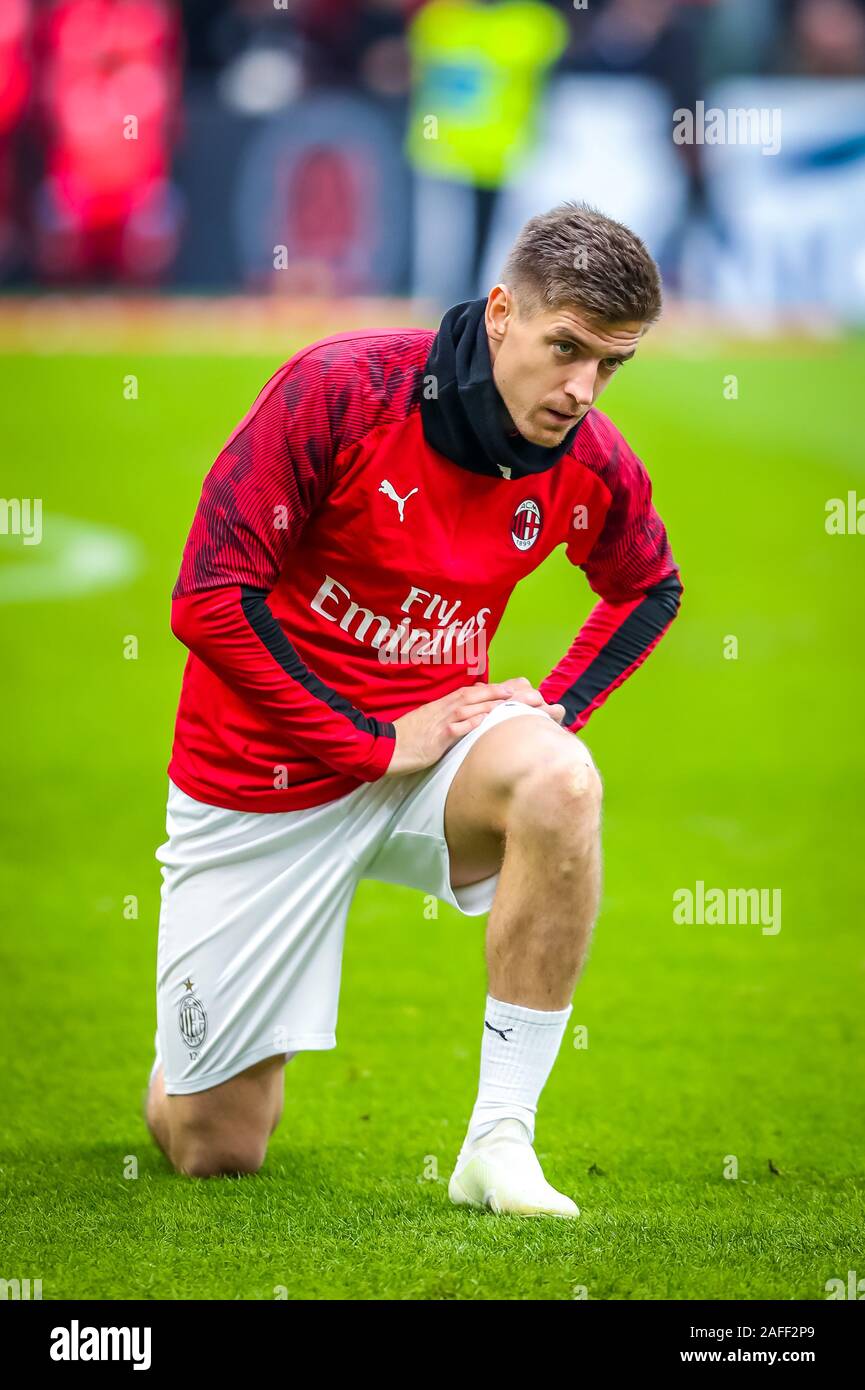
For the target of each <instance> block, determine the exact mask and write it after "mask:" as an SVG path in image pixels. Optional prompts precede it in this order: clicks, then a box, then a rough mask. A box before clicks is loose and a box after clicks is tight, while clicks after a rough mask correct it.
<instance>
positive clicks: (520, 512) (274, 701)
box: [146, 203, 682, 1217]
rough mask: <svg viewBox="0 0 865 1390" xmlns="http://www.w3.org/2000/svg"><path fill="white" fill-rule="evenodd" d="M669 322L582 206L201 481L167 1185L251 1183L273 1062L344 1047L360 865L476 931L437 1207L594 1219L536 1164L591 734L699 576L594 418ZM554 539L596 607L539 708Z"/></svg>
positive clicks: (186, 693)
mask: <svg viewBox="0 0 865 1390" xmlns="http://www.w3.org/2000/svg"><path fill="white" fill-rule="evenodd" d="M660 307H661V293H660V281H659V276H658V271H657V267H656V266H655V264H654V262H653V260H652V259H651V257H650V256H649V254H648V252H647V251H646V248H645V247H644V245H643V243H642V242H641V241H640V240H639V239H638V238H637V237H636V236H634V235H633V233H631V232H630V231H629V230H628V229H627V228H625V227H623V226H621V225H620V224H618V223H616V222H613V221H611V220H610V219H608V218H606V217H604V216H602V215H601V214H600V213H597V212H595V211H593V210H591V209H588V208H586V207H584V206H582V205H580V204H575V203H564V204H562V205H561V206H559V207H556V208H554V209H553V210H552V211H551V212H548V213H546V214H542V215H540V216H537V217H534V218H532V219H531V220H530V221H529V222H528V223H527V224H526V226H525V227H524V228H523V230H522V231H521V233H520V235H519V237H518V238H517V240H516V242H515V244H514V246H513V249H512V251H511V253H510V255H509V257H508V260H507V262H506V265H505V267H504V271H503V274H502V280H501V283H499V284H497V285H495V286H494V287H493V288H492V289H491V290H490V292H489V295H488V296H487V297H486V299H478V300H474V301H469V302H467V303H464V304H458V305H456V306H455V307H454V308H452V309H450V310H449V311H448V312H447V313H446V314H445V316H444V318H443V319H442V322H441V325H440V327H439V330H438V332H437V333H432V332H427V331H422V330H420V329H394V330H386V331H379V330H373V331H367V332H357V333H345V334H340V335H338V336H336V337H333V338H328V339H325V340H324V341H322V342H319V343H314V344H313V345H312V346H311V347H307V348H305V349H304V350H303V351H301V352H299V353H298V354H297V355H296V356H295V357H293V358H291V360H290V361H288V362H287V363H286V364H285V365H284V366H282V367H280V369H279V371H277V372H276V373H275V375H274V376H273V377H271V379H270V381H269V382H268V383H267V385H266V386H265V387H264V389H263V390H262V391H261V393H260V395H259V396H258V398H257V399H256V401H255V402H254V404H253V406H252V408H251V410H250V411H249V413H248V414H247V415H246V417H245V418H244V419H243V420H242V421H241V423H240V424H239V425H238V427H237V429H236V430H235V431H234V433H233V434H232V435H231V437H230V438H229V440H228V442H227V443H226V445H225V447H224V449H223V450H222V452H221V453H220V455H219V457H218V458H217V460H216V462H215V464H214V465H213V467H212V469H211V470H210V472H209V473H208V475H207V477H206V479H205V481H204V487H203V492H202V496H201V501H200V503H199V506H198V510H197V512H196V514H195V518H194V521H193V525H192V530H191V532H190V535H189V539H188V541H187V544H186V549H185V551H184V555H183V562H182V566H181V570H180V577H179V579H178V581H177V585H176V587H175V590H174V595H173V605H172V629H173V631H174V633H175V634H176V635H177V637H178V638H179V639H180V640H181V641H182V642H183V643H184V644H185V645H186V646H187V647H188V648H189V652H190V655H189V657H188V659H187V663H186V670H185V674H184V678H183V688H182V692H181V696H180V707H179V710H178V715H177V725H176V731H175V741H174V748H173V753H172V758H171V763H170V766H169V796H168V811H167V836H168V839H167V841H166V843H165V844H164V845H162V846H161V848H160V849H159V850H158V851H157V857H158V858H159V859H160V862H161V863H162V866H163V867H162V876H163V886H162V911H161V916H160V924H159V943H158V961H157V1055H156V1061H155V1063H154V1066H153V1071H152V1074H151V1084H150V1089H149V1093H148V1097H147V1106H146V1114H147V1120H148V1124H149V1126H150V1129H151V1132H152V1134H153V1136H154V1138H155V1139H156V1142H157V1143H158V1144H159V1145H160V1146H161V1148H162V1149H163V1151H164V1152H165V1154H166V1155H167V1157H168V1158H169V1160H170V1162H171V1163H172V1164H173V1165H174V1167H175V1168H176V1169H177V1170H178V1171H180V1172H182V1173H186V1174H190V1175H196V1176H207V1175H211V1174H218V1173H252V1172H255V1171H257V1170H258V1169H259V1168H260V1166H261V1164H262V1162H263V1161H264V1156H265V1152H266V1148H267V1141H268V1138H269V1136H270V1134H271V1133H272V1132H273V1130H274V1129H275V1127H276V1125H277V1124H278V1122H279V1118H280V1115H281V1112H282V1101H283V1092H284V1087H283V1068H284V1065H285V1063H286V1062H287V1061H288V1060H290V1058H292V1057H293V1056H294V1055H295V1054H296V1053H298V1052H300V1051H303V1050H304V1049H320V1048H331V1047H335V1046H336V1035H335V1025H336V1017H337V1002H338V993H339V983H340V969H341V960H342V946H343V935H344V930H345V923H346V916H347V913H348V910H349V907H350V904H351V900H352V896H353V894H354V891H355V888H356V886H357V883H358V882H359V880H361V879H364V878H369V879H376V880H380V881H384V882H390V883H399V884H404V885H407V886H410V887H413V888H415V889H418V890H420V891H421V892H422V893H424V894H434V895H435V896H436V897H438V898H439V899H441V900H443V901H444V902H448V903H451V904H452V905H453V906H455V907H456V908H458V909H459V911H460V912H462V913H464V914H465V915H466V916H469V917H473V916H480V915H483V914H485V913H489V919H488V923H487V931H486V960H487V971H488V981H487V985H488V993H487V997H486V1000H485V1001H484V1000H481V999H479V1000H478V1028H479V1034H480V1041H481V1047H480V1053H481V1061H480V1084H479V1088H478V1095H477V1102H476V1104H475V1106H474V1110H473V1112H472V1114H471V1117H470V1119H469V1122H468V1128H467V1131H466V1135H465V1141H464V1143H463V1146H462V1149H461V1151H460V1153H459V1156H458V1158H457V1161H456V1165H455V1167H454V1170H453V1173H452V1176H451V1178H450V1184H449V1188H448V1191H449V1195H450V1198H451V1200H452V1201H453V1202H456V1203H460V1204H461V1203H469V1204H471V1205H472V1206H479V1207H484V1206H485V1207H489V1208H491V1209H492V1210H494V1211H507V1212H519V1213H524V1214H532V1215H535V1214H542V1213H544V1214H550V1215H554V1216H560V1217H571V1216H576V1215H578V1209H577V1207H576V1205H575V1203H574V1202H573V1200H572V1199H571V1198H570V1197H569V1196H567V1195H565V1194H563V1193H560V1192H558V1191H556V1189H555V1188H554V1187H553V1186H551V1185H550V1184H549V1183H548V1182H547V1181H546V1179H545V1177H544V1174H543V1172H542V1170H541V1166H540V1163H539V1161H538V1158H537V1156H536V1154H535V1152H534V1148H533V1142H534V1130H535V1118H536V1112H537V1107H538V1100H539V1097H540V1095H541V1092H542V1090H543V1087H544V1085H545V1083H546V1081H547V1078H548V1076H549V1074H550V1071H551V1069H552V1066H553V1062H554V1060H555V1057H556V1054H557V1052H558V1049H559V1046H560V1043H561V1040H562V1035H563V1033H564V1030H565V1027H566V1024H567V1021H568V1018H569V1016H570V1013H571V1007H572V1006H571V997H572V995H573V991H574V987H575V984H576V982H577V979H578V977H579V975H580V972H581V969H582V966H583V962H584V959H585V956H586V952H587V949H588V943H589V938H590V934H591V931H592V926H593V922H594V919H595V916H596V912H597V907H598V899H599V892H600V833H599V822H600V809H601V781H600V777H599V775H598V772H597V770H596V768H595V765H594V762H593V759H592V756H591V754H590V753H589V750H588V749H587V747H586V745H585V744H584V743H583V742H582V740H581V739H580V738H578V737H577V731H578V730H581V729H582V728H583V727H584V725H585V724H586V722H587V720H588V719H589V717H590V715H591V714H592V713H593V712H594V711H595V710H596V709H598V707H599V706H600V705H601V704H602V703H603V702H604V701H605V700H606V698H607V696H608V695H609V694H610V692H611V691H612V690H614V689H615V688H616V687H617V686H619V685H621V683H622V682H623V681H624V680H626V679H627V677H628V676H630V675H631V674H632V673H633V672H634V671H635V670H636V669H637V667H638V666H640V665H641V663H642V662H643V661H644V660H645V659H646V657H647V656H648V655H649V653H650V652H651V651H652V649H653V648H654V647H655V646H656V644H657V642H658V641H659V639H660V637H661V636H662V634H663V633H664V632H665V630H666V629H667V627H668V626H669V625H670V623H671V622H672V620H673V618H674V617H675V615H676V612H677V610H678V606H679V598H680V594H681V589H682V586H681V583H680V580H679V577H678V570H677V567H676V565H675V564H674V562H673V558H672V555H671V553H670V548H669V545H668V541H667V535H666V531H665V529H664V526H663V524H662V522H661V519H660V517H659V516H658V514H657V512H656V511H655V509H654V507H653V505H652V496H651V484H650V481H649V478H648V476H647V474H646V471H645V469H644V467H643V465H642V463H641V462H640V460H639V459H638V458H637V457H636V456H635V454H634V453H633V452H632V450H631V449H630V448H629V446H628V444H627V443H626V442H625V440H624V438H623V437H622V435H621V434H620V433H619V431H618V430H617V429H616V428H615V426H614V425H613V424H612V423H611V422H610V421H609V420H608V419H607V418H606V416H605V415H602V414H601V413H600V411H599V410H597V409H596V402H597V400H598V397H599V396H600V394H601V392H602V391H603V390H604V389H605V388H606V386H607V385H608V384H609V382H610V381H611V379H612V377H613V376H614V375H615V374H616V373H617V372H619V371H621V370H622V369H623V366H624V364H625V363H627V362H629V361H630V360H631V359H632V358H633V356H634V354H635V352H636V350H637V348H638V346H639V343H640V340H641V338H642V336H643V334H644V333H645V331H646V329H647V328H648V327H649V325H650V324H651V323H652V322H653V321H654V320H655V319H656V318H657V317H658V314H659V313H660ZM559 545H564V546H565V547H566V554H567V556H568V559H569V560H570V561H571V563H572V564H574V565H579V566H580V568H581V569H582V570H583V572H584V573H585V575H586V578H587V579H588V581H589V584H590V585H591V587H592V589H593V590H594V591H595V593H596V594H597V595H598V602H597V603H596V605H595V607H594V608H593V610H592V612H591V613H590V615H589V617H588V619H587V620H586V622H585V623H584V624H583V626H582V627H581V629H580V631H579V632H578V633H577V635H576V637H575V638H574V640H573V642H572V644H571V646H570V648H569V649H568V650H567V651H566V652H565V654H564V655H563V656H562V657H561V659H560V660H559V661H558V663H557V664H556V665H555V667H554V668H553V670H552V671H551V672H550V674H549V675H548V676H546V678H545V679H544V680H542V681H541V683H540V685H539V686H538V687H537V688H535V687H533V686H532V685H531V684H530V682H529V681H528V680H527V679H526V678H525V677H523V676H518V677H515V678H513V679H511V680H506V681H499V682H495V683H492V684H491V683H488V681H487V679H486V677H487V674H488V661H487V646H488V643H489V641H490V639H491V638H492V636H493V635H494V633H495V631H496V629H497V627H498V625H499V623H500V621H501V618H502V615H503V613H504V610H505V606H506V604H507V601H508V597H509V595H510V593H511V591H512V589H513V588H514V586H515V585H516V584H518V583H519V581H520V580H521V579H522V578H523V577H524V576H525V575H527V574H529V573H530V572H531V571H532V570H534V569H535V568H536V567H537V566H538V565H539V564H540V563H541V562H542V561H543V560H544V558H545V557H546V556H547V555H549V553H550V552H551V551H552V550H554V549H555V548H556V547H557V546H559ZM406 949H407V950H411V944H410V942H409V941H408V940H407V945H406Z"/></svg>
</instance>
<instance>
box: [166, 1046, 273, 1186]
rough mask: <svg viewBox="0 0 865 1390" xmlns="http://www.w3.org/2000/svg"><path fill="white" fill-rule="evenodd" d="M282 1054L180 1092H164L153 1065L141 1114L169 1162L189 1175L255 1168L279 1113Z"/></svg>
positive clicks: (253, 1171)
mask: <svg viewBox="0 0 865 1390" xmlns="http://www.w3.org/2000/svg"><path fill="white" fill-rule="evenodd" d="M292 1055H293V1054H291V1053H289V1054H288V1056H289V1057H290V1056H292ZM285 1060H286V1055H285V1054H283V1053H280V1054H279V1055H277V1056H274V1057H267V1058H265V1060H264V1061H263V1062H258V1063H256V1065H255V1066H253V1067H249V1068H248V1069H247V1070H246V1071H244V1072H240V1073H239V1074H238V1075H237V1076H234V1077H232V1078H231V1080H230V1081H225V1082H223V1083H222V1084H221V1085H220V1086H213V1087H211V1088H210V1089H209V1090H207V1091H196V1092H195V1093H194V1094H192V1095H184V1096H179V1095H173V1096H169V1095H166V1094H165V1082H164V1077H163V1071H162V1067H159V1068H157V1071H156V1074H155V1076H154V1078H153V1081H152V1083H151V1085H150V1089H149V1091H148V1093H147V1100H146V1108H145V1118H146V1120H147V1126H148V1129H149V1130H150V1133H151V1135H152V1136H153V1138H154V1140H155V1142H156V1143H157V1144H158V1146H159V1148H160V1149H161V1150H162V1152H163V1153H164V1154H165V1157H166V1158H167V1159H168V1161H169V1163H171V1165H172V1166H173V1167H174V1168H176V1169H177V1171H178V1172H181V1173H186V1174H188V1175H189V1176H190V1177H211V1176H215V1175H218V1174H220V1173H255V1172H257V1171H258V1169H259V1168H260V1167H261V1165H262V1163H263V1162H264V1158H265V1154H266V1152H267V1141H268V1139H269V1138H270V1136H271V1134H272V1133H273V1131H274V1130H275V1129H276V1127H277V1125H278V1124H279V1120H280V1116H281V1115H282V1105H283V1096H284V1077H283V1067H284V1063H285Z"/></svg>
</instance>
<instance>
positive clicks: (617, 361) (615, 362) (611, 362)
mask: <svg viewBox="0 0 865 1390" xmlns="http://www.w3.org/2000/svg"><path fill="white" fill-rule="evenodd" d="M621 365H622V359H621V357H605V358H604V366H605V367H606V369H607V371H608V372H614V371H615V370H616V368H617V367H621Z"/></svg>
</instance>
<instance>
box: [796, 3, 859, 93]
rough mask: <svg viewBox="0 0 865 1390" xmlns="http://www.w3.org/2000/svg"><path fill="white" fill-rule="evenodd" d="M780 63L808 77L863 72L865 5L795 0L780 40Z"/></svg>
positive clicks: (847, 75) (856, 74) (838, 75)
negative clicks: (783, 35) (784, 32)
mask: <svg viewBox="0 0 865 1390" xmlns="http://www.w3.org/2000/svg"><path fill="white" fill-rule="evenodd" d="M779 56H780V66H782V68H783V69H785V70H786V71H787V72H790V73H803V74H806V75H807V76H808V77H861V76H862V75H863V74H865V5H863V4H862V3H861V0H798V3H795V4H794V5H793V7H792V14H791V15H790V19H789V26H788V31H787V34H786V35H785V37H784V39H783V40H782V42H781V44H780V55H779Z"/></svg>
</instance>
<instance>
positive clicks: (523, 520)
mask: <svg viewBox="0 0 865 1390" xmlns="http://www.w3.org/2000/svg"><path fill="white" fill-rule="evenodd" d="M540 534H541V509H540V507H539V506H538V504H537V502H533V501H532V500H531V498H526V500H525V501H524V502H521V503H520V505H519V506H518V507H517V509H516V511H515V512H514V519H513V521H512V522H511V540H512V541H513V543H514V545H515V546H516V547H517V550H528V549H529V547H530V546H533V545H534V543H535V541H536V540H537V539H538V536H539V535H540Z"/></svg>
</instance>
